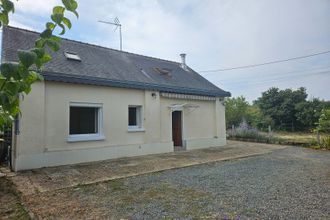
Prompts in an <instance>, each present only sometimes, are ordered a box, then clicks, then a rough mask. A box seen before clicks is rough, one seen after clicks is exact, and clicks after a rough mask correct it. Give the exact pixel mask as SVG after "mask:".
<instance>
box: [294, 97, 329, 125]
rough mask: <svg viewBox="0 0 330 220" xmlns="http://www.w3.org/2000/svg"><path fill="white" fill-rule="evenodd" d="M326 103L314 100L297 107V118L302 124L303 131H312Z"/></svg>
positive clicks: (299, 104)
mask: <svg viewBox="0 0 330 220" xmlns="http://www.w3.org/2000/svg"><path fill="white" fill-rule="evenodd" d="M324 106H325V102H322V101H321V100H319V99H317V98H314V99H312V100H310V101H305V102H300V103H297V104H296V105H295V110H296V113H295V116H296V118H297V121H298V122H299V123H300V125H301V127H302V128H304V129H301V130H312V129H313V128H315V124H316V123H317V122H318V120H319V118H320V116H321V111H322V109H323V108H324Z"/></svg>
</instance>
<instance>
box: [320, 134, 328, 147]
mask: <svg viewBox="0 0 330 220" xmlns="http://www.w3.org/2000/svg"><path fill="white" fill-rule="evenodd" d="M320 147H321V148H325V149H327V150H330V135H326V136H324V137H322V138H321V143H320Z"/></svg>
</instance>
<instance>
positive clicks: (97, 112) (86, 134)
mask: <svg viewBox="0 0 330 220" xmlns="http://www.w3.org/2000/svg"><path fill="white" fill-rule="evenodd" d="M102 139H104V136H103V135H102V105H101V104H92V103H70V116H69V139H68V141H88V140H102Z"/></svg>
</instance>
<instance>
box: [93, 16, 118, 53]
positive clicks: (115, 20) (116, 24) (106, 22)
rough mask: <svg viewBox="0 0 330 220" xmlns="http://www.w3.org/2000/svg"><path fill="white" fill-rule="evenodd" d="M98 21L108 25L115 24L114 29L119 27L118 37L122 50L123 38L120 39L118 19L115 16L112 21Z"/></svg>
mask: <svg viewBox="0 0 330 220" xmlns="http://www.w3.org/2000/svg"><path fill="white" fill-rule="evenodd" d="M98 22H100V23H104V24H110V25H115V26H116V28H115V30H114V31H116V30H117V28H118V27H119V39H120V50H121V51H122V50H123V39H122V35H121V24H120V21H119V19H118V18H117V17H115V19H114V20H113V22H110V21H100V20H99V21H98Z"/></svg>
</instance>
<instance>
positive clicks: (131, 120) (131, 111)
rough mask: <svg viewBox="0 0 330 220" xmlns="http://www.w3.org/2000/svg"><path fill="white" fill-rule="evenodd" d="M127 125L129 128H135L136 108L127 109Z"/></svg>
mask: <svg viewBox="0 0 330 220" xmlns="http://www.w3.org/2000/svg"><path fill="white" fill-rule="evenodd" d="M128 125H129V126H136V125H137V120H136V107H129V108H128Z"/></svg>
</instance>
